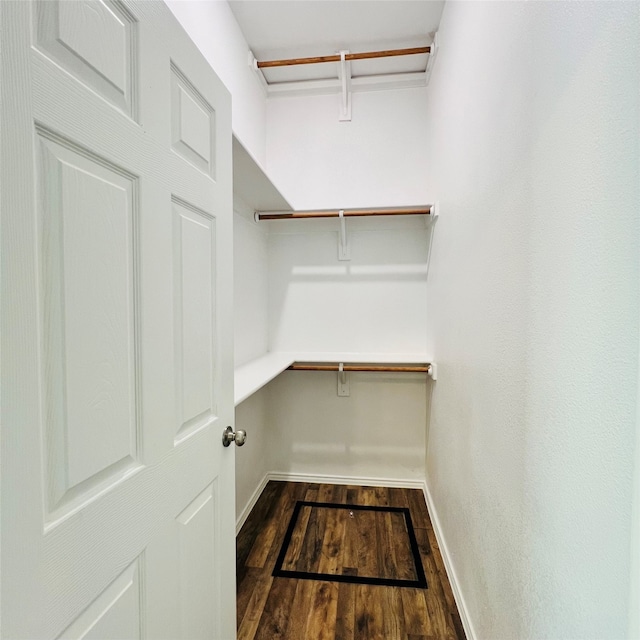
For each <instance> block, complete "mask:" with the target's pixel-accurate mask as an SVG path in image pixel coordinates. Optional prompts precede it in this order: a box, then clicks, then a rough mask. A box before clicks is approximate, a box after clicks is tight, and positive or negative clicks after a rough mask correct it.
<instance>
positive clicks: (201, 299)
mask: <svg viewBox="0 0 640 640" xmlns="http://www.w3.org/2000/svg"><path fill="white" fill-rule="evenodd" d="M172 204H173V214H174V246H175V251H174V261H175V262H174V264H175V310H176V319H175V320H176V321H175V326H176V352H177V357H176V363H177V369H176V373H177V384H176V388H177V390H178V394H179V397H178V407H179V411H180V419H179V424H178V429H177V436H176V441H177V442H180V441H182V440H183V439H184V438H185V437H188V436H189V435H191V434H193V433H195V432H196V431H197V430H199V429H200V428H202V427H204V426H206V425H208V424H210V422H211V420H213V419H214V418H215V404H214V403H215V398H214V367H215V358H214V356H215V354H214V350H213V345H214V339H215V336H214V317H215V316H214V312H215V289H214V282H215V273H214V266H215V220H214V218H212V217H211V216H209V215H208V214H206V213H205V212H203V211H200V210H199V209H197V208H195V207H192V206H191V205H188V204H187V203H184V202H181V201H178V200H177V199H174V200H173V203H172Z"/></svg>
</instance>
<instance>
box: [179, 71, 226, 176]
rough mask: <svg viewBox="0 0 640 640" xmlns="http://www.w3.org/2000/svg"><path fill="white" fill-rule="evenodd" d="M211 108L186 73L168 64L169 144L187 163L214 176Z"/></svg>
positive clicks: (213, 122) (213, 125)
mask: <svg viewBox="0 0 640 640" xmlns="http://www.w3.org/2000/svg"><path fill="white" fill-rule="evenodd" d="M215 130H216V126H215V111H214V109H213V107H212V106H211V105H210V104H209V103H208V102H207V101H206V100H205V99H204V98H203V96H202V94H201V93H200V92H199V91H198V90H197V89H196V88H195V86H194V85H193V84H192V83H191V82H190V80H189V79H188V78H187V76H186V75H185V74H184V73H182V71H181V70H180V69H179V68H178V67H177V66H176V65H175V64H172V65H171V143H172V146H173V150H174V151H175V152H176V153H177V154H178V155H180V156H181V157H182V158H184V159H185V160H187V162H189V163H190V164H192V165H193V166H195V167H197V168H198V169H200V170H201V171H202V172H204V173H206V174H207V175H209V176H210V177H212V178H215Z"/></svg>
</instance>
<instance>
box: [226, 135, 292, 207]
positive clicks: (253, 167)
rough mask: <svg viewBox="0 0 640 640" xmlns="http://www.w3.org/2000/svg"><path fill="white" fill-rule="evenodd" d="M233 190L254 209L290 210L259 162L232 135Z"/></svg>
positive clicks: (287, 203)
mask: <svg viewBox="0 0 640 640" xmlns="http://www.w3.org/2000/svg"><path fill="white" fill-rule="evenodd" d="M233 192H234V193H237V194H238V195H239V196H240V198H241V199H242V200H243V202H245V203H246V204H247V205H248V206H249V207H251V208H252V209H253V210H254V211H257V210H264V211H291V210H292V209H293V207H292V206H291V205H290V204H289V202H287V199H286V198H285V197H284V196H283V195H282V194H281V193H280V191H279V190H278V188H277V187H276V186H275V185H274V184H273V182H271V179H270V178H269V176H267V174H266V173H265V171H264V169H263V168H262V167H261V166H260V163H259V162H258V161H257V160H256V159H255V158H254V157H253V156H252V155H251V154H250V153H249V152H248V151H247V150H246V149H245V148H244V146H243V145H242V143H241V142H240V140H238V138H236V137H235V136H233Z"/></svg>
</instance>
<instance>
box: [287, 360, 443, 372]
mask: <svg viewBox="0 0 640 640" xmlns="http://www.w3.org/2000/svg"><path fill="white" fill-rule="evenodd" d="M429 367H430V365H429V364H345V365H343V367H342V370H343V371H347V372H348V371H374V372H375V371H382V372H384V371H390V372H393V373H428V372H429ZM289 369H290V370H291V371H340V365H339V364H338V363H335V364H334V363H331V364H313V363H310V362H294V363H293V364H292V365H291V366H290V367H289Z"/></svg>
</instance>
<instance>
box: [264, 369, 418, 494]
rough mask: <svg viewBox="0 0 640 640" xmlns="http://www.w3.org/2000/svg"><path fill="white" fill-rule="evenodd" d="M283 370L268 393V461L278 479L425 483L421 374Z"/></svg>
mask: <svg viewBox="0 0 640 640" xmlns="http://www.w3.org/2000/svg"><path fill="white" fill-rule="evenodd" d="M337 381H338V378H337V374H336V373H330V372H306V371H286V372H285V373H283V374H282V375H280V376H279V377H278V378H276V379H275V380H274V381H273V382H272V383H271V384H270V387H269V390H270V396H269V402H270V412H269V413H270V428H271V436H270V438H271V459H272V461H273V462H272V463H273V470H274V471H276V472H281V473H292V474H303V475H307V474H308V475H315V476H323V475H327V476H334V477H336V478H338V479H344V478H374V479H378V480H383V481H384V480H389V481H392V482H393V481H399V482H400V483H403V482H404V483H406V482H407V481H409V482H414V483H418V484H419V483H420V482H422V481H423V479H424V447H425V434H424V424H425V420H426V393H427V383H426V382H425V376H424V375H420V374H380V373H357V374H356V373H351V374H349V387H350V392H351V395H350V396H349V397H339V396H338V395H337Z"/></svg>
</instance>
